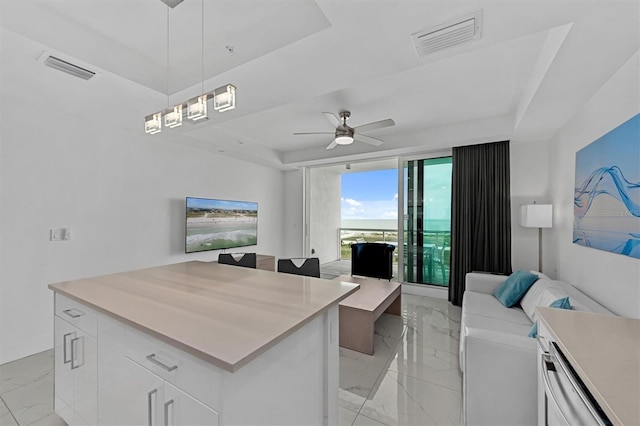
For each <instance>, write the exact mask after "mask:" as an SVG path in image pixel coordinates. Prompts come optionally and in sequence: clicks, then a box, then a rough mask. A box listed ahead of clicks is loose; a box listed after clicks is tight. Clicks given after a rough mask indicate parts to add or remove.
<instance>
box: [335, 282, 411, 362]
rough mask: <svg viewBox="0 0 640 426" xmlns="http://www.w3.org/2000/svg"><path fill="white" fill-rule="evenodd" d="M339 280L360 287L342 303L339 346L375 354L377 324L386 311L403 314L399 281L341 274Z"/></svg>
mask: <svg viewBox="0 0 640 426" xmlns="http://www.w3.org/2000/svg"><path fill="white" fill-rule="evenodd" d="M334 279H335V280H338V281H344V282H349V283H357V284H360V289H359V290H358V291H356V292H355V293H353V294H352V295H351V296H349V297H347V298H346V299H344V300H343V301H342V302H340V314H339V315H340V317H339V324H340V346H342V347H343V348H348V349H352V350H354V351H358V352H362V353H365V354H368V355H373V334H374V327H373V326H374V323H375V322H376V320H377V319H378V318H379V317H380V315H382V314H383V313H384V312H386V313H388V314H393V315H400V314H401V304H402V292H401V286H400V284H399V283H397V282H391V281H385V280H378V279H375V278H364V277H352V276H349V275H340V276H339V277H337V278H334Z"/></svg>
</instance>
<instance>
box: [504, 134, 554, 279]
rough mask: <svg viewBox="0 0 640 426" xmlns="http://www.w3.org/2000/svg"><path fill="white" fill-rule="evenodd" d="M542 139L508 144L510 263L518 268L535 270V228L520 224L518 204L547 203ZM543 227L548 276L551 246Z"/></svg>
mask: <svg viewBox="0 0 640 426" xmlns="http://www.w3.org/2000/svg"><path fill="white" fill-rule="evenodd" d="M548 147H549V145H548V144H547V143H546V142H530V143H511V145H510V147H509V150H510V170H511V174H510V179H511V265H512V268H513V270H514V271H516V270H518V269H524V270H538V229H537V228H523V227H522V226H520V206H521V205H522V204H531V203H533V202H534V201H535V202H537V203H538V204H544V203H548V202H549V194H548V190H549V187H548V176H549V164H548V155H549V154H548V149H549V148H548ZM549 236H550V234H549V233H548V230H547V229H543V230H542V241H543V263H542V270H543V271H544V273H545V274H547V275H549V276H552V275H553V274H555V271H554V270H553V266H554V263H553V262H551V260H550V257H549V252H550V250H549V249H548V248H547V247H546V246H549V245H551V240H550V238H549Z"/></svg>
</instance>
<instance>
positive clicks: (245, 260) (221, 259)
mask: <svg viewBox="0 0 640 426" xmlns="http://www.w3.org/2000/svg"><path fill="white" fill-rule="evenodd" d="M218 263H222V264H225V265H233V266H242V267H244V268H254V269H255V267H256V254H255V253H244V255H243V256H242V257H241V258H240V259H238V260H236V258H235V256H234V255H233V254H232V253H220V254H219V255H218Z"/></svg>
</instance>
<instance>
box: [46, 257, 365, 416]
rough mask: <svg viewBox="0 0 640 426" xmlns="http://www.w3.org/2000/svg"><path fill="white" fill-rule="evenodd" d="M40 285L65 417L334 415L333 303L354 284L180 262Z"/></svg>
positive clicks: (335, 331)
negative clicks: (51, 326)
mask: <svg viewBox="0 0 640 426" xmlns="http://www.w3.org/2000/svg"><path fill="white" fill-rule="evenodd" d="M50 288H51V289H52V290H54V292H55V303H56V321H55V340H56V351H55V357H56V360H55V382H56V387H55V410H56V412H57V413H58V414H59V415H60V416H61V417H63V418H64V420H65V421H66V422H67V423H68V424H69V425H71V426H73V425H88V424H91V425H92V424H101V425H256V424H260V425H323V424H324V425H333V424H337V423H338V404H337V402H338V327H337V324H338V308H337V304H338V302H340V300H342V299H344V298H345V297H347V296H348V295H350V294H351V293H352V292H354V291H356V290H357V288H358V287H357V285H353V284H349V283H340V282H335V281H327V280H322V279H318V278H309V277H299V276H295V275H287V274H279V273H275V272H270V271H260V270H251V269H247V268H239V267H233V266H228V265H218V264H216V263H204V262H187V263H183V264H175V265H168V266H163V267H158V268H150V269H146V270H141V271H132V272H127V273H121V274H114V275H108V276H102V277H96V278H89V279H83V280H78V281H69V282H64V283H58V284H52V285H50ZM65 309H70V311H68V313H66V314H65V313H64V312H63V311H64V310H65ZM69 313H71V314H72V315H69ZM80 313H81V314H82V315H79V314H80ZM65 316H69V317H70V318H72V316H77V317H76V318H72V320H71V321H68V320H67V319H65V318H64V317H65ZM73 321H75V324H74V323H73Z"/></svg>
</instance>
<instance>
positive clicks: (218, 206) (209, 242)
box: [185, 197, 258, 253]
mask: <svg viewBox="0 0 640 426" xmlns="http://www.w3.org/2000/svg"><path fill="white" fill-rule="evenodd" d="M186 211H187V225H186V249H185V251H186V252H187V253H193V252H198V251H207V250H219V249H227V248H232V247H244V246H252V245H256V244H257V243H258V203H250V202H244V201H229V200H211V199H206V198H191V197H189V198H187V208H186Z"/></svg>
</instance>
